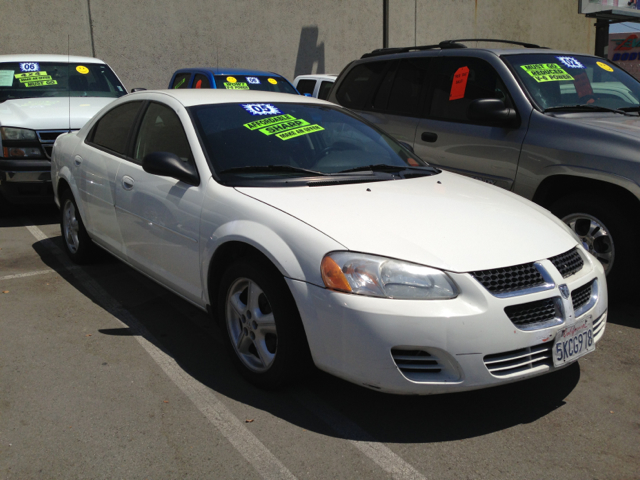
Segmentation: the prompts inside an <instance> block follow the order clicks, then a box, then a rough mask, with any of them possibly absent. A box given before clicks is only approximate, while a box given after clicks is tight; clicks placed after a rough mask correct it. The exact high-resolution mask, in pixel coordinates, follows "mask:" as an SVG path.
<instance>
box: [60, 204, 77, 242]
mask: <svg viewBox="0 0 640 480" xmlns="http://www.w3.org/2000/svg"><path fill="white" fill-rule="evenodd" d="M62 228H63V230H64V241H65V242H66V244H67V248H69V251H70V252H71V253H76V252H77V251H78V247H79V246H80V240H79V238H78V230H79V225H78V218H77V216H76V207H75V205H74V204H73V202H72V201H71V200H67V201H66V202H65V204H64V207H63V209H62Z"/></svg>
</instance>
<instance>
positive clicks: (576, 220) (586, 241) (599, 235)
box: [562, 213, 615, 274]
mask: <svg viewBox="0 0 640 480" xmlns="http://www.w3.org/2000/svg"><path fill="white" fill-rule="evenodd" d="M562 220H563V221H564V222H565V223H566V224H567V225H569V228H571V230H573V231H574V232H576V234H577V235H578V236H579V237H580V240H582V244H583V245H584V247H585V248H586V249H587V250H589V253H591V254H592V255H593V256H595V257H596V258H597V259H598V260H600V263H602V266H603V267H604V271H605V273H607V274H608V273H609V272H610V271H611V268H612V267H613V260H614V258H615V248H614V245H613V239H612V238H611V233H610V232H609V230H608V229H607V227H605V225H604V224H603V223H602V222H601V221H600V220H598V219H597V218H596V217H594V216H592V215H588V214H586V213H576V214H572V215H568V216H566V217H564V218H563V219H562Z"/></svg>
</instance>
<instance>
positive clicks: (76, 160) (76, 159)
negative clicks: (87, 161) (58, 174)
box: [73, 155, 82, 167]
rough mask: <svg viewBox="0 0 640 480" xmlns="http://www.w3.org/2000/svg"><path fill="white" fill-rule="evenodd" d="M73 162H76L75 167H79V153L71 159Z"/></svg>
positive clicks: (80, 160) (80, 161) (80, 159)
mask: <svg viewBox="0 0 640 480" xmlns="http://www.w3.org/2000/svg"><path fill="white" fill-rule="evenodd" d="M73 162H74V163H75V164H76V167H79V166H80V164H81V163H82V157H81V156H80V155H76V158H74V159H73Z"/></svg>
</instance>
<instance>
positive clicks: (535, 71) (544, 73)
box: [522, 63, 573, 83]
mask: <svg viewBox="0 0 640 480" xmlns="http://www.w3.org/2000/svg"><path fill="white" fill-rule="evenodd" d="M522 69H523V70H524V71H525V72H527V73H528V74H529V75H530V76H532V77H533V79H534V80H535V81H536V82H538V83H542V82H560V81H563V80H573V77H572V76H571V75H569V74H568V73H567V72H565V71H564V70H563V69H562V67H561V66H560V65H558V64H557V63H537V64H535V65H522Z"/></svg>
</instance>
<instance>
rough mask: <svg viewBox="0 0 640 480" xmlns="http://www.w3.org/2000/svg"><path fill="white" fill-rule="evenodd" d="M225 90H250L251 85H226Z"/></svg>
mask: <svg viewBox="0 0 640 480" xmlns="http://www.w3.org/2000/svg"><path fill="white" fill-rule="evenodd" d="M224 88H226V89H227V90H249V85H247V84H246V83H245V82H236V83H228V82H225V83H224Z"/></svg>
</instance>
